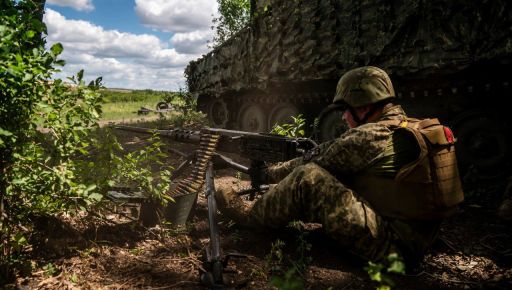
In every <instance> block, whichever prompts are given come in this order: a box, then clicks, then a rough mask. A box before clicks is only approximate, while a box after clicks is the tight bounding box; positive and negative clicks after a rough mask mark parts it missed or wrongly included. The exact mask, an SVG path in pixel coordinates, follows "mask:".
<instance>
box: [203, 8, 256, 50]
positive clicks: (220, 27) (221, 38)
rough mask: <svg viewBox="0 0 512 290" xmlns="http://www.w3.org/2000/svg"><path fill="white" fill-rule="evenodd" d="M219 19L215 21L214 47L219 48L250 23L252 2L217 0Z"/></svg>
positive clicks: (213, 27)
mask: <svg viewBox="0 0 512 290" xmlns="http://www.w3.org/2000/svg"><path fill="white" fill-rule="evenodd" d="M217 2H218V3H219V15H220V16H219V17H218V18H214V19H213V24H214V25H213V26H212V29H213V30H214V31H215V34H214V36H213V41H212V47H214V48H215V47H218V46H219V45H221V44H222V43H223V42H225V41H226V40H228V39H229V38H230V37H232V36H233V35H235V34H236V33H237V32H238V31H240V30H241V29H242V28H243V27H244V26H246V25H247V23H249V20H250V10H251V3H250V0H217Z"/></svg>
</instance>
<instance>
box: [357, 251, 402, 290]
mask: <svg viewBox="0 0 512 290" xmlns="http://www.w3.org/2000/svg"><path fill="white" fill-rule="evenodd" d="M386 262H387V263H386V265H384V264H382V263H374V262H372V261H369V262H368V266H366V267H365V268H364V269H365V271H366V272H367V273H368V275H369V276H370V279H371V280H372V281H376V282H379V285H378V286H377V288H376V289H377V290H390V289H391V287H393V286H395V283H394V282H393V280H392V279H391V276H390V275H389V274H401V275H403V274H405V264H404V262H403V260H402V258H401V257H400V256H399V255H398V254H397V253H391V254H389V256H388V257H387V261H386Z"/></svg>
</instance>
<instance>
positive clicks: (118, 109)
mask: <svg viewBox="0 0 512 290" xmlns="http://www.w3.org/2000/svg"><path fill="white" fill-rule="evenodd" d="M102 94H103V97H104V101H105V103H104V104H103V113H102V115H101V120H102V121H104V122H105V121H107V122H108V121H113V122H115V121H123V120H139V119H155V118H158V116H159V115H158V114H156V113H149V114H147V115H138V114H137V111H138V110H139V109H140V108H141V107H146V108H148V109H152V110H154V109H155V108H156V104H157V103H158V102H161V101H163V100H164V98H165V96H166V94H172V92H162V91H152V90H133V91H128V90H126V91H125V90H123V91H121V90H104V91H102Z"/></svg>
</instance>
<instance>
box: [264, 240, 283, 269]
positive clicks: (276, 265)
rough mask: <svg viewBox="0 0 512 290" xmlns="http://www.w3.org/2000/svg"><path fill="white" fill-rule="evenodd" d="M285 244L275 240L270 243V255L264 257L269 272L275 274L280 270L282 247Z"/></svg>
mask: <svg viewBox="0 0 512 290" xmlns="http://www.w3.org/2000/svg"><path fill="white" fill-rule="evenodd" d="M284 246H285V243H284V242H283V241H282V240H279V239H277V240H276V241H275V242H273V243H272V245H271V248H270V253H269V254H268V255H266V256H265V261H266V264H267V267H268V268H269V270H270V272H276V271H280V270H281V266H282V264H283V258H284V255H283V247H284Z"/></svg>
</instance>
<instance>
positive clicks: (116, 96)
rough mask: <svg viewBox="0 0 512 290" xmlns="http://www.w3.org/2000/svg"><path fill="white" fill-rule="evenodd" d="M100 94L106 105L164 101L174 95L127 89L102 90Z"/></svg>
mask: <svg viewBox="0 0 512 290" xmlns="http://www.w3.org/2000/svg"><path fill="white" fill-rule="evenodd" d="M101 94H102V95H103V97H104V100H105V102H107V103H119V102H142V101H147V100H150V99H152V100H154V99H160V100H164V99H166V97H167V96H170V95H174V94H176V92H170V91H154V90H150V89H146V90H127V89H104V90H101Z"/></svg>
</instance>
